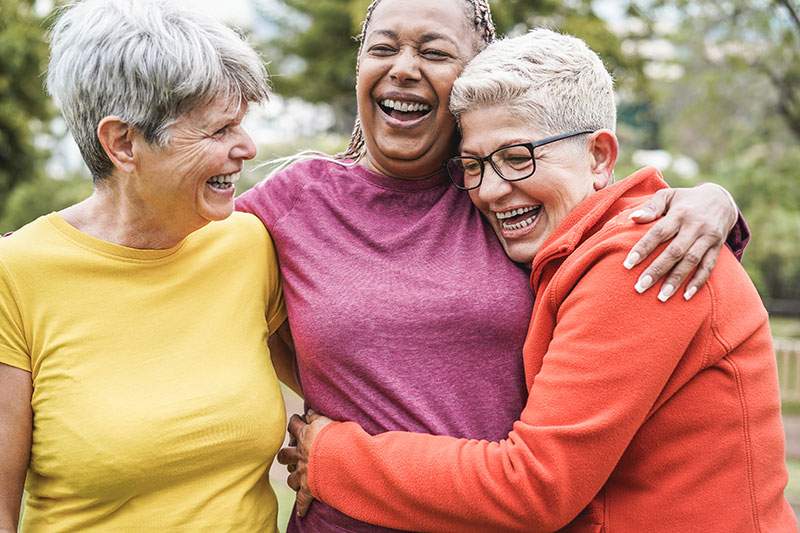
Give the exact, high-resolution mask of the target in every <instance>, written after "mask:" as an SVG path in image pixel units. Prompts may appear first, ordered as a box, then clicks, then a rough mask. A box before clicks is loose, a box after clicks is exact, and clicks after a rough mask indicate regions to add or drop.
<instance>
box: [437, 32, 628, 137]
mask: <svg viewBox="0 0 800 533" xmlns="http://www.w3.org/2000/svg"><path fill="white" fill-rule="evenodd" d="M496 105H501V106H504V107H507V108H509V109H511V110H512V111H514V112H517V113H520V116H521V118H522V119H523V120H528V121H530V122H531V124H532V125H533V126H535V127H536V128H537V130H541V133H542V134H543V135H557V134H560V133H567V132H570V131H580V130H585V129H591V130H598V129H603V128H606V129H609V130H612V131H614V128H615V126H616V122H617V108H616V104H615V103H614V81H613V80H612V78H611V75H610V74H609V73H608V71H607V70H606V68H605V66H604V65H603V61H602V60H601V59H600V57H598V55H597V54H596V53H595V52H593V51H592V50H591V49H590V48H589V47H588V46H587V45H586V43H585V42H584V41H582V40H581V39H578V38H576V37H572V36H570V35H562V34H560V33H556V32H554V31H550V30H546V29H542V28H538V29H535V30H532V31H531V32H529V33H527V34H525V35H522V36H519V37H514V38H510V39H502V40H499V41H496V42H495V43H493V44H491V45H489V46H488V47H487V48H486V49H485V50H483V51H482V52H481V53H480V54H478V55H477V56H476V57H475V59H473V60H472V61H471V62H470V63H469V64H468V65H467V67H466V68H465V69H464V72H463V73H462V74H461V76H460V77H459V78H458V79H457V80H456V82H455V84H454V86H453V92H452V93H451V95H450V111H451V112H452V113H453V115H455V116H456V119H460V117H461V115H462V114H464V113H465V112H467V111H471V110H474V109H476V108H483V107H489V106H496Z"/></svg>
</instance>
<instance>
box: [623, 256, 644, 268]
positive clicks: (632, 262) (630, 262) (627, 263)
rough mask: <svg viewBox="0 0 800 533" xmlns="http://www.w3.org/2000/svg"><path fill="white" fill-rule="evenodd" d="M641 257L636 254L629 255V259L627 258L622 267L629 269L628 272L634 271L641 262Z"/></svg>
mask: <svg viewBox="0 0 800 533" xmlns="http://www.w3.org/2000/svg"><path fill="white" fill-rule="evenodd" d="M639 259H640V256H639V254H638V253H636V252H631V253H629V254H628V257H626V258H625V262H624V263H622V266H624V267H625V268H627V269H628V270H630V269H632V268H633V267H635V266H636V263H638V262H639Z"/></svg>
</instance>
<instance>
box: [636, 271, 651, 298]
mask: <svg viewBox="0 0 800 533" xmlns="http://www.w3.org/2000/svg"><path fill="white" fill-rule="evenodd" d="M651 285H653V278H652V277H651V276H649V275H648V276H642V277H641V278H639V281H637V282H636V285H635V286H634V287H633V288H634V289H636V292H638V293H639V294H642V293H643V292H644V291H646V290H647V289H649V288H650V286H651Z"/></svg>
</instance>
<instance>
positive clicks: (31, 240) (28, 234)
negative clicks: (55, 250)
mask: <svg viewBox="0 0 800 533" xmlns="http://www.w3.org/2000/svg"><path fill="white" fill-rule="evenodd" d="M55 242H58V240H57V231H56V229H55V227H54V226H53V225H52V224H50V223H49V222H48V220H47V215H46V216H42V217H39V218H37V219H36V220H34V221H33V222H30V223H28V224H26V225H24V226H22V227H21V228H20V229H18V230H16V231H14V232H13V233H10V234H6V235H4V236H3V237H0V262H2V263H4V264H6V265H9V264H14V263H20V264H25V263H26V262H31V261H38V260H40V258H41V257H42V254H45V256H46V255H47V254H48V250H49V249H50V248H51V246H52V245H53V244H54V243H55Z"/></svg>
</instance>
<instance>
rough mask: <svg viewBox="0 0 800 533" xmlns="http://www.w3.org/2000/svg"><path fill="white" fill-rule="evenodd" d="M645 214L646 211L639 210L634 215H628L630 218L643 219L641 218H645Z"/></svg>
mask: <svg viewBox="0 0 800 533" xmlns="http://www.w3.org/2000/svg"><path fill="white" fill-rule="evenodd" d="M645 213H646V211H645V210H644V209H637V210H636V211H634V212H633V213H631V214H630V215H628V218H637V217H641V216H644V214H645Z"/></svg>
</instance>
